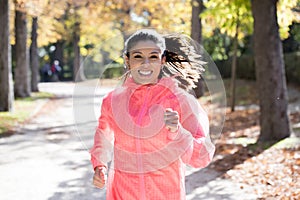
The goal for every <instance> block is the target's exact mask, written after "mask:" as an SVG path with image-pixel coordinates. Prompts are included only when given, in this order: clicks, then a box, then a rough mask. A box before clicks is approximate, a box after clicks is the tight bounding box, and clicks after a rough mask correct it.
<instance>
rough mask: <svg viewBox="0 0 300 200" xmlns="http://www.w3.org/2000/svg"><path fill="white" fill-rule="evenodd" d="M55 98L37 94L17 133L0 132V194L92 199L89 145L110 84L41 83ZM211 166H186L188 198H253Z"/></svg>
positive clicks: (100, 194)
mask: <svg viewBox="0 0 300 200" xmlns="http://www.w3.org/2000/svg"><path fill="white" fill-rule="evenodd" d="M39 88H40V91H45V92H50V93H53V94H55V95H56V98H53V99H49V100H41V101H39V102H38V103H37V106H36V109H35V110H33V111H32V117H31V119H30V120H29V121H28V122H27V123H26V124H23V125H20V126H19V127H16V133H15V134H14V135H12V136H10V137H4V138H0V199H1V200H23V199H24V200H25V199H26V200H27V199H28V200H94V199H95V200H96V199H101V200H102V199H103V200H104V199H105V189H102V190H100V189H97V188H95V187H94V186H93V185H92V176H93V169H92V166H91V164H90V154H89V152H88V149H89V148H90V147H91V145H92V143H93V135H94V131H95V128H96V125H97V118H98V116H99V111H100V102H101V98H103V96H104V95H105V94H107V92H108V91H110V90H111V89H113V88H107V87H101V86H99V85H97V84H96V85H95V84H90V83H89V84H88V83H80V84H74V83H63V82H60V83H41V84H39ZM220 175H221V174H220V173H219V172H217V171H214V170H212V169H201V170H199V169H190V168H188V169H187V173H186V191H187V199H188V200H198V199H205V200H210V199H211V200H225V199H236V200H240V199H243V200H247V199H249V200H250V199H256V196H255V195H254V192H253V190H252V188H247V187H246V186H243V185H240V184H237V183H234V182H232V181H230V180H226V179H222V178H221V176H220Z"/></svg>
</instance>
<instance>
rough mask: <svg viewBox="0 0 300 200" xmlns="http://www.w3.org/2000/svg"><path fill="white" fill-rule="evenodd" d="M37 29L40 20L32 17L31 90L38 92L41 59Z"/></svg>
mask: <svg viewBox="0 0 300 200" xmlns="http://www.w3.org/2000/svg"><path fill="white" fill-rule="evenodd" d="M37 28H38V18H37V17H32V29H31V45H30V67H31V90H32V91H33V92H38V91H39V89H38V82H39V57H38V46H37V37H38V35H37Z"/></svg>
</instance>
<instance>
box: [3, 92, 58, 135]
mask: <svg viewBox="0 0 300 200" xmlns="http://www.w3.org/2000/svg"><path fill="white" fill-rule="evenodd" d="M51 97H53V94H50V93H45V92H33V93H31V97H26V98H17V99H16V100H15V101H14V110H13V111H12V112H0V137H1V135H4V134H5V133H7V132H9V131H10V130H12V128H13V127H14V126H16V125H17V124H21V123H24V122H25V121H26V120H27V119H29V118H30V116H31V115H32V112H33V111H34V110H35V108H36V105H37V101H38V100H41V99H48V98H51Z"/></svg>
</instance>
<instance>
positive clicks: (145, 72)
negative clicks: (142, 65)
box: [139, 70, 152, 76]
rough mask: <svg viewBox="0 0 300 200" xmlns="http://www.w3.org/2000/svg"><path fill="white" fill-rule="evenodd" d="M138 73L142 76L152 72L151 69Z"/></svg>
mask: <svg viewBox="0 0 300 200" xmlns="http://www.w3.org/2000/svg"><path fill="white" fill-rule="evenodd" d="M139 73H140V74H142V75H144V76H148V75H150V74H151V73H152V72H151V71H141V70H140V71H139Z"/></svg>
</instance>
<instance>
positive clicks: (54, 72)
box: [51, 60, 61, 81]
mask: <svg viewBox="0 0 300 200" xmlns="http://www.w3.org/2000/svg"><path fill="white" fill-rule="evenodd" d="M60 72H61V67H60V66H59V61H58V60H54V62H53V64H52V66H51V73H52V75H51V80H52V81H59V75H60Z"/></svg>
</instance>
